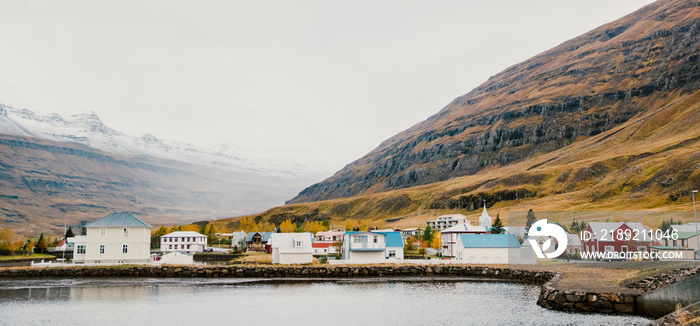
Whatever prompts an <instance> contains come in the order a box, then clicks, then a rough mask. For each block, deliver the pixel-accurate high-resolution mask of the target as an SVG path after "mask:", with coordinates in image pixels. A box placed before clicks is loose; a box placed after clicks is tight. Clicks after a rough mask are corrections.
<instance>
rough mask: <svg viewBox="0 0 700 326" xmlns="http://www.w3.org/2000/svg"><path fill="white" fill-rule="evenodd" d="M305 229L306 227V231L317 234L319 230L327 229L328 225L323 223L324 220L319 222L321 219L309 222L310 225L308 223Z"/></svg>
mask: <svg viewBox="0 0 700 326" xmlns="http://www.w3.org/2000/svg"><path fill="white" fill-rule="evenodd" d="M304 229H306V231H308V232H311V233H313V234H316V233H318V232H321V231H325V230H326V226H325V225H323V222H319V221H316V222H308V225H306V226H305V228H304Z"/></svg>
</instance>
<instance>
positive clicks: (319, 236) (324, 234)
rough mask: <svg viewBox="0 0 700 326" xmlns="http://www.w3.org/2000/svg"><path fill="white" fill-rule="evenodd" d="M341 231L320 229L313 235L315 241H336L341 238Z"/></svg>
mask: <svg viewBox="0 0 700 326" xmlns="http://www.w3.org/2000/svg"><path fill="white" fill-rule="evenodd" d="M343 233H345V232H343V231H321V232H317V233H316V235H315V236H314V239H316V242H336V241H339V240H340V239H342V238H343Z"/></svg>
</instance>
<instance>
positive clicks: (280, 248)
mask: <svg viewBox="0 0 700 326" xmlns="http://www.w3.org/2000/svg"><path fill="white" fill-rule="evenodd" d="M313 238H314V236H313V234H311V233H310V232H303V233H273V234H271V235H270V247H271V248H272V263H273V264H309V263H311V262H312V261H313V248H312V247H311V243H312V242H313Z"/></svg>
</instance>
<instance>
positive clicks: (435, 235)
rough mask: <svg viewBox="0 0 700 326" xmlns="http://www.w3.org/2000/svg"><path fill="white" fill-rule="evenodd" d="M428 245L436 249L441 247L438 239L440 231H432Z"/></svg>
mask: <svg viewBox="0 0 700 326" xmlns="http://www.w3.org/2000/svg"><path fill="white" fill-rule="evenodd" d="M430 247H431V248H433V249H436V250H440V248H442V244H441V240H440V232H435V233H433V240H432V242H431V243H430Z"/></svg>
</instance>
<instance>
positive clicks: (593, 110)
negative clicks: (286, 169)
mask: <svg viewBox="0 0 700 326" xmlns="http://www.w3.org/2000/svg"><path fill="white" fill-rule="evenodd" d="M699 34H700V3H699V2H698V1H673V2H671V1H659V2H657V3H654V4H652V5H649V6H647V7H644V8H642V9H640V10H639V11H637V12H635V13H633V14H630V15H628V16H626V17H623V18H622V19H620V20H618V21H615V22H613V23H610V24H607V25H604V26H601V27H600V28H598V29H595V30H593V31H591V32H589V33H586V34H584V35H582V36H581V37H578V38H576V39H573V40H571V41H568V42H565V43H563V44H562V45H560V46H558V47H556V48H554V49H552V50H549V51H547V52H545V53H543V54H540V55H538V56H536V57H534V58H532V59H530V60H527V61H525V62H523V63H520V64H517V65H514V66H512V67H510V68H508V69H507V70H505V71H504V72H501V73H500V74H498V75H496V76H494V77H492V78H491V79H489V81H487V82H486V83H484V84H483V85H481V86H480V87H478V88H477V89H475V90H473V91H471V92H470V93H468V94H466V95H464V96H462V97H460V98H457V99H456V100H454V101H453V102H452V103H451V104H450V105H448V106H447V107H446V108H444V109H443V110H442V111H440V112H439V113H438V114H436V115H434V116H432V117H431V118H429V119H428V120H426V121H424V122H422V123H419V124H417V125H416V126H414V127H412V128H410V129H409V130H406V131H404V132H402V133H400V134H398V135H396V136H394V137H392V138H391V139H389V140H387V141H385V142H384V143H383V144H381V145H380V146H379V147H378V148H377V149H375V150H374V151H372V152H371V153H369V154H367V155H366V156H365V157H363V158H361V159H360V160H358V161H355V162H353V163H351V164H349V165H348V166H347V167H345V168H344V169H343V170H341V171H339V172H338V173H336V174H335V175H334V176H333V177H332V178H329V179H327V180H325V181H323V182H321V183H319V184H316V185H314V186H311V187H309V188H308V189H306V190H305V191H304V192H302V193H301V194H299V196H297V197H296V198H295V199H294V200H293V201H292V202H291V204H289V205H286V206H282V207H277V208H273V209H271V210H268V211H266V212H264V213H262V214H258V215H255V217H256V220H258V221H262V220H264V221H272V222H275V223H279V222H280V221H282V220H284V219H287V218H290V219H293V220H294V221H295V222H302V221H305V220H322V219H330V220H331V221H332V224H333V225H334V226H342V225H343V224H342V221H343V220H346V219H366V218H369V219H374V220H381V221H384V224H385V226H396V227H404V226H406V227H407V226H417V225H423V223H424V222H425V220H428V219H430V218H432V217H434V216H436V215H438V214H441V213H446V212H462V213H464V214H465V215H470V214H471V215H474V214H476V212H472V211H473V210H475V209H478V208H479V206H480V205H481V203H482V202H483V201H484V200H485V201H486V203H487V206H488V207H489V208H490V210H491V211H492V213H493V212H494V211H495V212H498V213H500V214H501V217H507V215H508V211H525V210H527V209H529V208H533V209H535V210H539V211H555V210H558V211H562V210H565V211H575V210H576V211H594V210H656V211H669V210H670V211H676V212H671V213H659V214H658V215H656V216H654V217H650V218H649V220H645V221H643V222H645V223H648V224H649V225H653V226H656V225H658V224H659V223H660V220H661V219H665V218H670V217H673V218H674V219H679V218H680V219H683V220H688V219H689V218H690V217H691V216H692V215H687V214H681V213H680V212H678V211H681V210H683V211H687V210H689V209H692V206H691V204H690V198H689V189H697V188H700V128H698V127H700V91H698V89H700V69H699V67H698V49H699V48H700V37H699ZM304 202H306V203H304ZM492 215H495V213H493V214H492ZM596 218H597V217H596ZM613 219H614V217H613ZM570 220H571V218H569V217H566V216H563V217H562V218H561V222H563V223H569V222H570ZM237 221H238V218H231V219H225V220H219V221H216V222H215V223H217V224H219V225H222V226H227V227H228V228H235V227H236V226H237Z"/></svg>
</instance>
